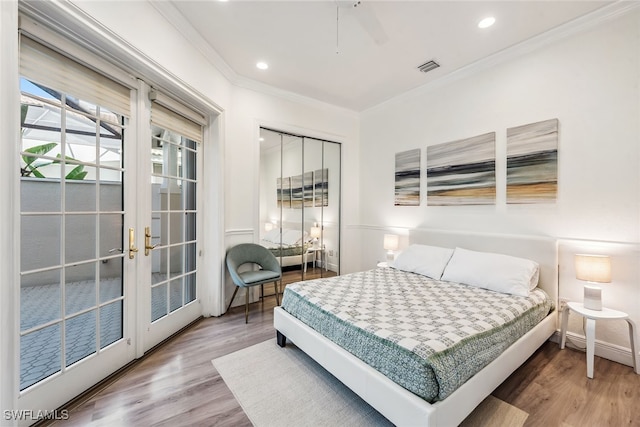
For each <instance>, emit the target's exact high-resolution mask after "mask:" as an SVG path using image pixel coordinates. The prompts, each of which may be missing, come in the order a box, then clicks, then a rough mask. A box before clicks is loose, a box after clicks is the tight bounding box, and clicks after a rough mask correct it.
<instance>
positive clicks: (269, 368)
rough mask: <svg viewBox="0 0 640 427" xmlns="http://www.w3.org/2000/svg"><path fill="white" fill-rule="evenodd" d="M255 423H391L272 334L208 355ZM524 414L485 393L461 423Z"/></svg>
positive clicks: (510, 425)
mask: <svg viewBox="0 0 640 427" xmlns="http://www.w3.org/2000/svg"><path fill="white" fill-rule="evenodd" d="M212 363H213V366H214V367H215V368H216V369H217V371H218V372H219V373H220V375H221V376H222V379H223V380H224V382H225V383H226V384H227V386H228V387H229V389H230V390H231V392H232V393H233V395H234V396H235V397H236V399H237V400H238V402H239V403H240V406H241V407H242V409H243V410H244V412H245V413H246V414H247V417H248V418H249V420H251V422H252V423H253V425H254V426H256V427H270V426H274V427H275V426H277V427H283V426H296V427H301V426H363V427H365V426H366V427H372V426H392V424H391V423H390V422H389V421H388V420H387V419H386V418H384V417H383V416H382V415H380V413H378V412H377V411H376V410H375V409H373V408H372V407H371V406H369V405H368V404H367V403H366V402H365V401H364V400H362V399H361V398H360V397H359V396H358V395H357V394H355V393H354V392H352V391H351V390H349V389H348V388H347V387H345V386H344V385H343V384H342V383H341V382H340V381H339V380H337V379H336V378H335V377H334V376H333V375H331V374H330V373H328V372H327V371H326V370H325V369H324V368H322V367H321V366H320V365H318V364H317V363H316V362H315V361H314V360H312V359H311V358H310V357H308V356H307V355H306V354H304V353H303V352H302V351H301V350H300V349H298V348H297V347H296V346H295V345H293V344H291V343H288V344H287V346H286V347H285V348H280V347H278V345H277V344H276V340H275V338H274V339H272V340H268V341H265V342H262V343H260V344H256V345H254V346H251V347H248V348H245V349H242V350H239V351H237V352H235V353H232V354H228V355H226V356H223V357H220V358H217V359H214V360H212ZM527 416H528V414H527V413H526V412H524V411H521V410H520V409H518V408H516V407H514V406H512V405H509V404H508V403H505V402H503V401H501V400H499V399H497V398H495V397H493V396H489V397H488V398H487V399H485V401H484V402H482V403H481V404H480V405H479V406H478V407H477V408H476V409H475V411H474V412H473V413H472V414H471V415H469V417H467V419H465V421H464V422H463V424H462V425H463V426H465V427H472V426H473V427H481V426H491V427H501V426H504V427H521V426H522V425H523V424H524V421H525V420H526V419H527Z"/></svg>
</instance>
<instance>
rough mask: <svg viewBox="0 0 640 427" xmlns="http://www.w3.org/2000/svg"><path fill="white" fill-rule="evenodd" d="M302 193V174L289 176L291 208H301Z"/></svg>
mask: <svg viewBox="0 0 640 427" xmlns="http://www.w3.org/2000/svg"><path fill="white" fill-rule="evenodd" d="M303 200H304V198H303V195H302V175H295V176H292V177H291V207H292V208H293V209H301V208H302V203H303Z"/></svg>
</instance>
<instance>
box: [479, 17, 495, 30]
mask: <svg viewBox="0 0 640 427" xmlns="http://www.w3.org/2000/svg"><path fill="white" fill-rule="evenodd" d="M495 23H496V18H494V17H493V16H488V17H486V18H484V19H483V20H482V21H480V22H478V28H489V27H490V26H492V25H493V24H495Z"/></svg>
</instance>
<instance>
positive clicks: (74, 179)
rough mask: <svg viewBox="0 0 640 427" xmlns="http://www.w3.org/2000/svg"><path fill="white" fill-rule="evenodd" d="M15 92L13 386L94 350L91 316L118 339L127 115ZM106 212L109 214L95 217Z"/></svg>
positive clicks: (46, 91)
mask: <svg viewBox="0 0 640 427" xmlns="http://www.w3.org/2000/svg"><path fill="white" fill-rule="evenodd" d="M20 88H21V92H22V107H21V125H22V138H21V145H20V147H21V153H20V162H21V166H20V167H21V170H20V175H21V180H20V181H21V182H20V193H21V194H20V201H21V206H20V210H21V231H20V233H21V251H20V258H21V261H20V266H21V283H20V294H21V298H20V304H21V305H20V325H21V337H20V346H21V347H20V371H21V380H20V388H21V389H25V388H26V387H29V386H31V385H33V384H35V383H37V382H38V381H40V380H42V379H44V378H46V377H47V376H49V375H51V374H53V373H55V372H58V371H60V370H61V368H62V365H63V364H64V365H65V366H69V365H71V364H73V363H76V362H77V361H79V360H81V359H83V358H85V357H87V356H88V355H91V354H94V353H95V352H96V351H97V347H98V342H97V341H98V313H100V321H101V323H100V337H103V336H105V337H109V338H108V339H106V341H109V342H115V341H116V340H118V339H120V338H122V336H123V335H122V330H123V329H122V328H123V326H122V325H123V323H122V314H123V313H122V307H123V298H124V297H123V276H122V274H123V268H122V259H123V256H124V255H123V253H122V248H123V232H122V230H123V214H124V212H123V204H122V201H123V193H122V192H123V187H122V182H123V179H122V178H123V174H124V169H123V168H122V149H123V135H124V123H125V121H124V118H123V117H122V116H119V115H117V114H114V113H113V112H111V111H107V110H104V109H102V108H101V107H100V106H98V105H95V104H92V103H90V102H86V101H85V100H82V99H77V98H74V97H72V96H69V95H68V94H64V93H60V92H58V91H56V90H55V89H52V88H47V87H44V86H42V85H39V84H36V83H33V82H30V81H28V80H27V79H24V78H22V79H21V81H20ZM100 165H102V166H103V167H99V166H100ZM102 180H103V181H104V182H103V181H102ZM102 205H104V206H102ZM105 209H107V212H109V213H108V214H102V213H101V212H103V211H104V210H105ZM98 250H99V251H98ZM63 296H64V297H63ZM101 303H109V304H108V305H105V306H104V307H109V305H111V304H113V308H117V307H120V309H119V310H113V309H112V310H111V313H113V314H114V315H115V316H118V318H117V319H110V318H109V317H108V316H107V317H105V316H106V315H104V314H103V312H105V311H106V310H107V309H106V308H104V307H100V304H101ZM107 319H109V320H108V321H107ZM109 328H111V329H109ZM101 340H103V339H102V338H101ZM103 341H104V340H103ZM62 343H64V347H63V346H62Z"/></svg>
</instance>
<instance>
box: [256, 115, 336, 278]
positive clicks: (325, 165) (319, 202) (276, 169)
mask: <svg viewBox="0 0 640 427" xmlns="http://www.w3.org/2000/svg"><path fill="white" fill-rule="evenodd" d="M260 140H261V142H260V144H261V145H260V244H262V245H263V246H265V247H267V248H269V249H270V250H271V251H272V252H273V253H274V255H275V256H276V258H278V260H279V262H280V265H281V266H282V269H283V279H282V283H283V285H285V286H286V285H287V284H289V283H293V282H297V281H300V280H311V279H316V278H322V277H329V276H335V275H337V274H339V273H340V262H339V248H340V169H341V168H340V144H338V143H335V142H329V141H323V140H319V139H315V138H309V137H305V136H300V135H291V134H288V133H286V132H280V131H274V130H270V129H265V128H261V129H260ZM281 289H284V287H281Z"/></svg>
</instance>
